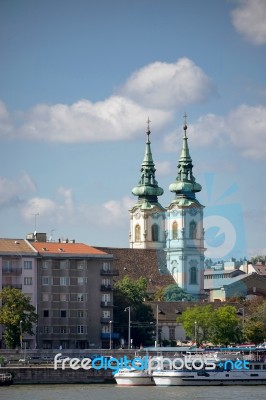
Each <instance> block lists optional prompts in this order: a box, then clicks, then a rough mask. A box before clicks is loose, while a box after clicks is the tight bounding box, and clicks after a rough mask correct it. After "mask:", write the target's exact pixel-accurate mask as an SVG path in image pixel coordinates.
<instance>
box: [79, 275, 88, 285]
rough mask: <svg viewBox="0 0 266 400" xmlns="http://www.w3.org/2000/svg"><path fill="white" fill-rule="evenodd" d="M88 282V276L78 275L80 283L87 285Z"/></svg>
mask: <svg viewBox="0 0 266 400" xmlns="http://www.w3.org/2000/svg"><path fill="white" fill-rule="evenodd" d="M86 284H87V278H83V277H81V276H79V277H78V285H79V286H82V285H86Z"/></svg>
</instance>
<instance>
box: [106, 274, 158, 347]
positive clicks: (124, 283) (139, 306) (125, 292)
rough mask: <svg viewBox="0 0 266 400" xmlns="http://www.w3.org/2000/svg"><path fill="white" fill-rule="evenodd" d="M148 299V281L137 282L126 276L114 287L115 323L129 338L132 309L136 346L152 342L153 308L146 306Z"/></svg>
mask: <svg viewBox="0 0 266 400" xmlns="http://www.w3.org/2000/svg"><path fill="white" fill-rule="evenodd" d="M146 297H147V280H146V279H145V278H143V277H140V278H139V279H137V280H135V281H134V280H133V279H131V278H130V277H129V276H128V275H126V276H124V278H123V279H121V280H120V281H119V282H117V283H116V284H115V286H114V304H115V307H114V322H115V324H116V325H117V326H118V328H117V329H119V330H120V333H121V335H122V336H123V337H125V338H127V337H128V318H129V314H128V313H127V312H125V309H127V311H128V307H130V319H131V338H132V339H133V344H134V345H135V346H140V345H144V344H145V343H147V342H148V341H150V340H151V337H152V331H153V329H154V317H153V313H152V308H151V307H150V306H148V305H146V304H144V303H143V302H144V299H145V298H146Z"/></svg>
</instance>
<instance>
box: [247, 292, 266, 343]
mask: <svg viewBox="0 0 266 400" xmlns="http://www.w3.org/2000/svg"><path fill="white" fill-rule="evenodd" d="M245 314H246V315H245V336H246V338H247V339H248V340H249V341H251V342H252V343H255V344H259V343H262V342H263V341H264V340H265V339H266V301H265V300H262V299H257V300H256V301H252V302H250V304H248V305H247V307H246V313H245Z"/></svg>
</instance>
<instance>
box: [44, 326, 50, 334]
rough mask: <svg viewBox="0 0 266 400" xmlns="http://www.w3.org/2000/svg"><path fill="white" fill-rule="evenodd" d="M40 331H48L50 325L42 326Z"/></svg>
mask: <svg viewBox="0 0 266 400" xmlns="http://www.w3.org/2000/svg"><path fill="white" fill-rule="evenodd" d="M42 331H43V333H49V332H50V326H43V328H42Z"/></svg>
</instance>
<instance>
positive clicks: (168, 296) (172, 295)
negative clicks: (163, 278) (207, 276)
mask: <svg viewBox="0 0 266 400" xmlns="http://www.w3.org/2000/svg"><path fill="white" fill-rule="evenodd" d="M163 295H164V300H165V301H182V300H186V301H191V300H193V297H192V296H191V295H190V294H188V293H186V292H185V291H184V290H183V289H182V288H180V287H179V286H178V285H177V284H173V285H169V286H167V287H166V288H165V289H164V290H163Z"/></svg>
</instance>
